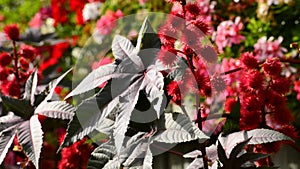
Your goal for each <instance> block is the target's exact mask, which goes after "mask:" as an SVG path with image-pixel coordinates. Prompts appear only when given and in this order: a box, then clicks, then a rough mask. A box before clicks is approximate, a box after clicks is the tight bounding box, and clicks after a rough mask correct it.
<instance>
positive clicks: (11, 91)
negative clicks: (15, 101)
mask: <svg viewBox="0 0 300 169" xmlns="http://www.w3.org/2000/svg"><path fill="white" fill-rule="evenodd" d="M1 89H2V93H3V94H4V95H6V96H13V97H16V98H19V97H20V94H21V91H20V85H19V83H18V82H17V81H6V82H5V83H2V85H1Z"/></svg>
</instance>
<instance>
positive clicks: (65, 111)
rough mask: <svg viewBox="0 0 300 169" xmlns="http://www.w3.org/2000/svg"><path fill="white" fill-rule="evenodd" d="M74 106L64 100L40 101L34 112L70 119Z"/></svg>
mask: <svg viewBox="0 0 300 169" xmlns="http://www.w3.org/2000/svg"><path fill="white" fill-rule="evenodd" d="M74 111H75V108H74V107H73V106H72V105H70V104H68V103H67V102H65V101H52V102H42V103H41V104H40V105H38V106H37V108H36V109H35V110H34V114H40V115H44V116H47V117H50V118H58V119H63V120H65V119H71V118H72V117H73V115H74Z"/></svg>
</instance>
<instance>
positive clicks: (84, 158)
mask: <svg viewBox="0 0 300 169" xmlns="http://www.w3.org/2000/svg"><path fill="white" fill-rule="evenodd" d="M85 142H86V138H83V139H82V140H80V141H77V142H75V143H74V144H72V145H71V146H69V147H65V148H63V149H62V151H61V161H59V163H58V169H75V168H81V169H86V166H87V163H88V160H89V158H90V154H91V153H92V151H93V150H94V147H93V146H92V145H90V144H87V143H85Z"/></svg>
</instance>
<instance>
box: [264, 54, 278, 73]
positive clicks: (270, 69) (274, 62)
mask: <svg viewBox="0 0 300 169" xmlns="http://www.w3.org/2000/svg"><path fill="white" fill-rule="evenodd" d="M262 68H263V71H264V73H265V74H267V75H270V76H280V73H281V64H280V62H279V60H278V59H276V58H272V59H267V60H266V61H265V63H264V64H263V66H262Z"/></svg>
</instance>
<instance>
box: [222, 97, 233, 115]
mask: <svg viewBox="0 0 300 169" xmlns="http://www.w3.org/2000/svg"><path fill="white" fill-rule="evenodd" d="M235 103H236V99H235V98H233V97H231V98H227V99H226V102H225V106H224V110H225V111H226V112H231V111H232V109H233V106H234V105H235Z"/></svg>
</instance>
